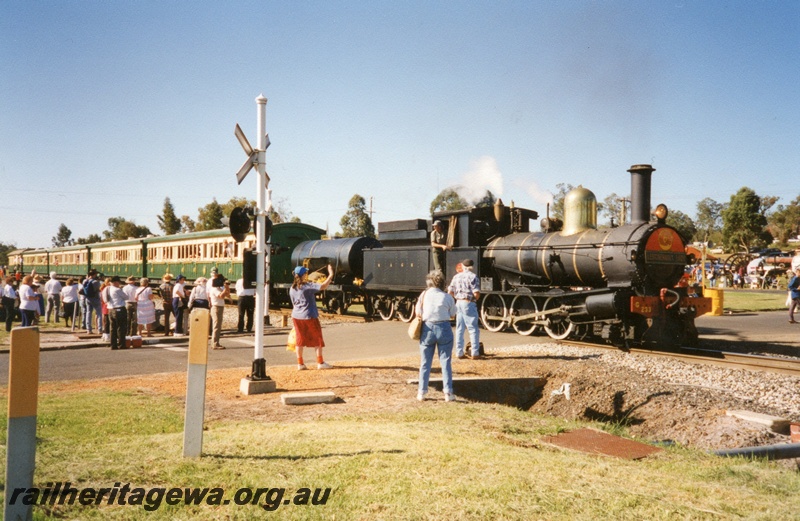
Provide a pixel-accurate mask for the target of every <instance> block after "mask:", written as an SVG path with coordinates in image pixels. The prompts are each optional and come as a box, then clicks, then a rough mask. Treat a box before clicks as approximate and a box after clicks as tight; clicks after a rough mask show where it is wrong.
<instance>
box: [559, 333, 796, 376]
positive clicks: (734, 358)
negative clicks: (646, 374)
mask: <svg viewBox="0 0 800 521" xmlns="http://www.w3.org/2000/svg"><path fill="white" fill-rule="evenodd" d="M561 343H563V344H565V345H573V346H579V347H593V348H597V349H608V350H612V351H618V350H619V349H618V348H617V347H615V346H610V345H604V344H593V343H590V342H579V341H571V340H562V341H561ZM628 352H630V353H635V354H644V355H648V356H655V357H663V358H671V359H674V360H681V361H683V362H689V363H693V364H704V365H714V366H717V367H725V368H728V369H746V370H748V371H763V372H768V373H777V374H786V375H791V376H800V358H782V357H775V356H763V355H751V354H742V353H731V352H726V351H711V350H708V349H695V348H689V347H686V348H682V349H681V350H680V351H679V352H671V351H656V350H654V349H644V348H631V349H629V350H628Z"/></svg>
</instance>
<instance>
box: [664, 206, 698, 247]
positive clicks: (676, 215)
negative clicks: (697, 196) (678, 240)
mask: <svg viewBox="0 0 800 521" xmlns="http://www.w3.org/2000/svg"><path fill="white" fill-rule="evenodd" d="M667 224H668V225H670V226H672V227H673V228H675V229H676V230H678V233H679V234H681V237H683V240H684V242H692V239H694V236H695V234H697V226H696V225H695V224H694V221H693V220H692V218H691V217H689V216H688V215H686V214H685V213H683V212H681V211H680V210H670V211H669V215H667Z"/></svg>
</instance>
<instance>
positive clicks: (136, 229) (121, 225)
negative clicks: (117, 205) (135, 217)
mask: <svg viewBox="0 0 800 521" xmlns="http://www.w3.org/2000/svg"><path fill="white" fill-rule="evenodd" d="M148 235H152V233H151V232H150V229H149V228H148V227H147V226H138V225H137V224H136V223H135V222H133V221H128V220H126V219H124V218H122V217H111V218H109V219H108V230H106V231H104V232H103V237H104V238H105V240H107V241H108V240H112V241H119V240H124V239H128V238H137V237H147V236H148Z"/></svg>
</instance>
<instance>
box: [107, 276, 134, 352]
mask: <svg viewBox="0 0 800 521" xmlns="http://www.w3.org/2000/svg"><path fill="white" fill-rule="evenodd" d="M119 285H120V280H119V277H117V276H114V277H111V285H110V286H107V287H106V289H104V290H103V293H105V294H104V295H103V299H104V300H105V301H106V307H107V308H108V320H109V326H110V327H109V329H110V330H111V349H124V348H125V335H126V334H127V332H128V325H127V322H128V312H127V310H126V309H125V305H126V303H127V301H128V296H127V295H126V294H125V292H124V290H123V289H122V288H120V287H119Z"/></svg>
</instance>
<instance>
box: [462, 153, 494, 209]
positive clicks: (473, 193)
mask: <svg viewBox="0 0 800 521" xmlns="http://www.w3.org/2000/svg"><path fill="white" fill-rule="evenodd" d="M461 179H462V181H461V184H460V186H458V187H456V191H457V192H458V193H459V195H461V196H462V197H463V198H464V199H466V200H467V202H469V203H476V202H477V201H479V200H481V199H483V197H484V196H485V195H486V191H487V190H489V191H490V192H492V194H494V196H495V197H500V196H501V195H502V194H503V174H501V173H500V169H499V168H498V167H497V161H495V159H494V158H493V157H491V156H481V157H479V158H478V159H475V160H473V161H471V162H470V168H469V171H467V172H465V173H464V175H463V176H462V178H461Z"/></svg>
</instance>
